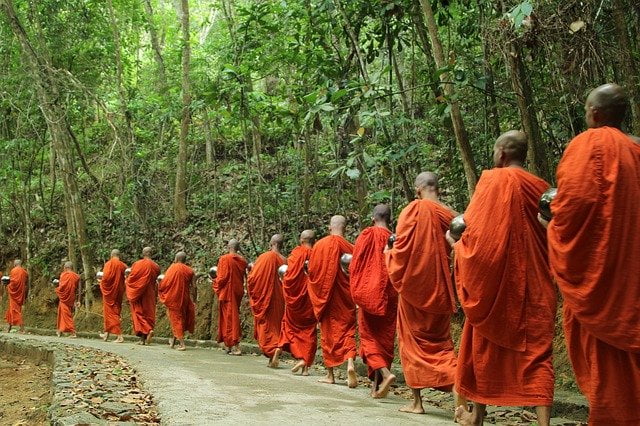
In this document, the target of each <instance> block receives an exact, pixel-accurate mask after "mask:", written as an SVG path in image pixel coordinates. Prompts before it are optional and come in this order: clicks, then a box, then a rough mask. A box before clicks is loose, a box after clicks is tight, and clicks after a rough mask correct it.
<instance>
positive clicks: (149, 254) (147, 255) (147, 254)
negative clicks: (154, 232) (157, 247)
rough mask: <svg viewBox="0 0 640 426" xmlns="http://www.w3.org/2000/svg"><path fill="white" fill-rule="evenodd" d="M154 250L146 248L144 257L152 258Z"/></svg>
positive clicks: (143, 250) (143, 253)
mask: <svg viewBox="0 0 640 426" xmlns="http://www.w3.org/2000/svg"><path fill="white" fill-rule="evenodd" d="M152 254H153V249H152V248H151V247H145V248H143V249H142V257H151V255H152Z"/></svg>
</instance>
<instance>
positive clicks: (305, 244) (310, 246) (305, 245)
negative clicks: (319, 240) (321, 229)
mask: <svg viewBox="0 0 640 426" xmlns="http://www.w3.org/2000/svg"><path fill="white" fill-rule="evenodd" d="M300 246H302V247H306V248H309V249H310V248H313V246H312V245H311V244H309V243H304V244H300Z"/></svg>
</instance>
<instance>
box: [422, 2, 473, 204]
mask: <svg viewBox="0 0 640 426" xmlns="http://www.w3.org/2000/svg"><path fill="white" fill-rule="evenodd" d="M420 5H421V6H422V12H423V13H424V18H425V24H426V25H427V30H428V32H429V39H430V40H431V47H432V50H433V59H434V60H435V62H436V66H437V67H438V69H443V68H445V67H446V66H447V63H446V61H445V58H444V53H443V50H442V43H440V36H439V35H438V26H437V24H436V20H435V18H434V16H433V10H432V9H431V3H430V1H429V0H420ZM450 78H451V77H450V75H449V73H442V74H440V81H441V82H442V84H443V85H444V88H443V89H444V94H445V96H446V98H447V101H448V102H449V107H450V111H451V112H450V114H451V122H452V124H453V132H454V134H455V136H456V143H457V144H458V149H459V150H460V156H461V158H462V166H463V168H464V174H465V177H466V178H467V189H468V190H469V195H470V196H471V194H473V191H474V190H475V187H476V183H477V181H478V176H477V174H476V165H475V161H474V160H473V152H472V150H471V144H470V143H469V138H468V135H467V130H466V129H465V126H464V121H463V120H462V113H461V112H460V106H459V105H458V101H456V100H455V99H454V88H453V84H452V83H451V82H450Z"/></svg>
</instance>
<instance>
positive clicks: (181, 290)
mask: <svg viewBox="0 0 640 426" xmlns="http://www.w3.org/2000/svg"><path fill="white" fill-rule="evenodd" d="M194 276H195V273H194V272H193V269H191V268H190V267H189V266H187V265H185V264H184V263H174V264H172V265H171V266H169V269H167V272H165V273H164V279H163V280H162V281H160V285H159V286H158V296H159V299H160V301H161V302H162V303H164V305H165V306H166V307H167V314H168V316H169V322H170V323H171V331H172V332H173V336H174V337H176V338H178V339H184V333H185V331H188V332H189V333H193V332H194V330H195V328H196V305H195V304H194V303H193V301H192V300H191V293H190V290H191V282H192V281H193V277H194Z"/></svg>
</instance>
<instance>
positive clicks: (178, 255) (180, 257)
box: [175, 251, 187, 263]
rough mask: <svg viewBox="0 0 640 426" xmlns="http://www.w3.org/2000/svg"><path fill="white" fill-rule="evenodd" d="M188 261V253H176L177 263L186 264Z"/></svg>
mask: <svg viewBox="0 0 640 426" xmlns="http://www.w3.org/2000/svg"><path fill="white" fill-rule="evenodd" d="M186 261H187V253H185V252H183V251H179V252H177V253H176V259H175V262H176V263H184V262H186Z"/></svg>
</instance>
